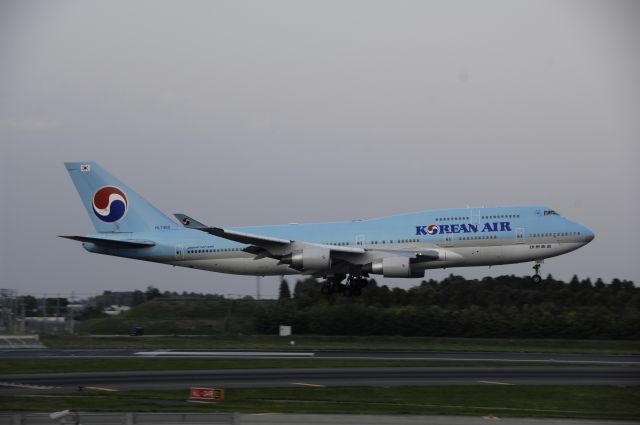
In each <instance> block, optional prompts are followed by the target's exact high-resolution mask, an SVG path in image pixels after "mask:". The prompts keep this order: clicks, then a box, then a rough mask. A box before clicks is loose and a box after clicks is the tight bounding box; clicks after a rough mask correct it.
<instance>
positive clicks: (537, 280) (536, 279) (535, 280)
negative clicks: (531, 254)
mask: <svg viewBox="0 0 640 425" xmlns="http://www.w3.org/2000/svg"><path fill="white" fill-rule="evenodd" d="M541 266H542V261H536V264H535V265H534V266H533V270H535V271H536V274H534V275H533V276H531V280H532V281H533V283H540V282H542V277H541V276H540V267H541Z"/></svg>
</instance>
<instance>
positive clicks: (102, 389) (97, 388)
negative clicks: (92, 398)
mask: <svg viewBox="0 0 640 425" xmlns="http://www.w3.org/2000/svg"><path fill="white" fill-rule="evenodd" d="M85 388H86V389H88V390H98V391H119V390H116V389H115V388H103V387H85Z"/></svg>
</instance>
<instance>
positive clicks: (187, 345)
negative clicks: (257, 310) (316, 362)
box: [41, 335, 640, 354]
mask: <svg viewBox="0 0 640 425" xmlns="http://www.w3.org/2000/svg"><path fill="white" fill-rule="evenodd" d="M41 340H42V342H43V343H44V344H45V345H46V346H47V347H50V348H139V349H158V348H164V349H197V348H201V349H232V348H237V349H277V350H287V349H296V350H394V351H395V350H419V351H484V352H526V353H590V354H640V341H626V340H566V339H484V338H418V337H389V336H380V337H378V336H362V337H358V336H353V337H352V336H316V335H296V336H293V337H290V338H282V337H278V336H270V335H240V336H142V337H130V336H76V335H44V336H42V337H41ZM291 340H294V341H295V345H291V344H290V341H291Z"/></svg>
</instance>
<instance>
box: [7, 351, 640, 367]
mask: <svg viewBox="0 0 640 425" xmlns="http://www.w3.org/2000/svg"><path fill="white" fill-rule="evenodd" d="M57 357H94V358H101V357H183V358H187V357H190V358H203V357H208V358H263V359H264V358H275V359H283V358H315V359H370V360H376V359H377V360H399V359H404V360H451V361H460V360H470V361H501V362H541V361H542V362H554V363H575V364H581V363H593V364H602V365H608V364H610V365H616V364H617V365H638V366H640V355H601V354H549V353H488V352H437V351H348V350H324V351H314V350H302V351H296V350H287V351H282V350H281V351H278V350H140V349H77V350H75V349H32V350H24V349H23V350H1V351H0V358H57Z"/></svg>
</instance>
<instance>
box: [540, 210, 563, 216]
mask: <svg viewBox="0 0 640 425" xmlns="http://www.w3.org/2000/svg"><path fill="white" fill-rule="evenodd" d="M544 215H560V214H558V213H557V212H555V211H554V210H546V211H545V212H544Z"/></svg>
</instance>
